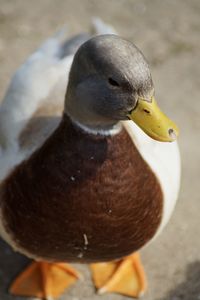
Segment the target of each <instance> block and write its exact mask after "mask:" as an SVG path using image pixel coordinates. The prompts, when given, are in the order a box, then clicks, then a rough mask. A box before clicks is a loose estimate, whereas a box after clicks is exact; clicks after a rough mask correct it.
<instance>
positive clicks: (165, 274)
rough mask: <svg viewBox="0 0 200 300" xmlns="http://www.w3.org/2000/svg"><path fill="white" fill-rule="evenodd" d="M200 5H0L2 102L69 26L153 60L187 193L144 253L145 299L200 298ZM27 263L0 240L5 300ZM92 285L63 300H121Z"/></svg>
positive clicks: (77, 0) (90, 0)
mask: <svg viewBox="0 0 200 300" xmlns="http://www.w3.org/2000/svg"><path fill="white" fill-rule="evenodd" d="M199 14H200V2H199V0H188V1H187V0H165V1H161V0H160V1H159V0H151V1H148V0H119V1H117V0H115V1H114V0H110V1H106V0H101V1H95V0H82V1H81V0H73V1H71V0H59V1H54V0H40V1H39V0H35V1H26V0H12V1H8V0H0V66H1V68H0V99H1V98H2V97H3V94H4V92H5V90H6V87H7V85H8V82H9V79H10V77H11V75H12V73H13V72H14V70H15V69H16V68H17V67H18V66H19V65H20V64H21V63H22V62H23V61H24V59H25V58H26V57H27V56H28V55H29V54H30V53H31V52H32V51H33V50H34V49H35V48H36V47H37V46H38V45H39V44H40V43H41V42H42V41H43V40H44V39H45V38H47V37H48V36H50V35H52V34H53V33H54V32H55V31H56V30H58V29H60V28H62V26H63V25H65V24H67V26H68V28H69V33H70V34H75V33H78V32H82V31H87V30H88V29H89V28H90V20H91V17H92V16H99V17H101V18H102V19H103V20H104V21H106V22H109V23H111V24H112V25H113V26H114V27H115V28H116V30H117V31H118V32H119V33H120V35H122V36H124V37H126V38H127V39H129V40H131V41H133V42H134V43H135V44H136V45H137V46H138V47H139V48H141V49H142V51H143V53H144V54H145V56H146V57H147V59H148V61H149V63H150V65H151V70H152V74H153V78H154V84H155V87H156V98H157V99H158V101H159V103H160V104H161V107H162V108H163V109H164V110H165V111H166V113H168V114H169V115H170V116H171V117H172V119H174V120H175V121H176V123H177V124H178V125H179V127H180V130H181V135H180V139H179V142H180V148H181V155H182V171H183V172H182V173H183V175H182V186H181V192H180V197H179V202H178V204H177V207H176V211H175V213H174V215H173V217H172V219H171V222H170V224H169V225H168V226H167V228H166V229H165V231H164V232H163V234H162V235H161V236H160V237H159V238H158V239H157V240H156V241H155V242H154V243H152V244H151V245H150V246H148V247H147V248H145V249H144V250H143V251H142V257H143V262H144V265H145V268H146V272H147V275H148V278H149V289H148V292H147V294H146V295H145V296H144V298H143V299H144V300H180V299H181V300H198V299H200V238H199V237H200V226H199V212H200V199H199V166H198V164H199V161H200V151H199V146H200V140H199V130H200V122H199V119H200V101H199V94H200V93H199V87H200V69H199V61H200V56H199V47H200V38H199V32H200V17H199ZM27 263H28V260H27V259H26V258H25V257H23V256H21V255H19V254H16V253H13V252H12V250H11V249H10V248H9V247H8V246H7V245H5V244H4V242H2V241H0V299H1V300H12V299H16V300H22V299H24V298H14V297H12V296H10V295H8V293H7V288H8V286H9V283H10V282H11V280H12V278H14V276H15V275H16V274H17V273H18V272H19V271H20V270H21V269H22V268H23V267H24V265H26V264H27ZM81 269H82V271H83V273H84V275H85V278H86V280H85V281H84V282H79V283H77V284H76V285H75V286H74V287H73V288H71V289H70V290H69V291H68V292H67V293H66V294H65V295H63V296H62V297H61V299H62V300H80V299H81V300H86V299H87V300H90V299H93V300H98V299H102V300H103V299H107V300H114V299H116V300H122V299H127V298H126V297H123V296H120V295H114V294H112V295H105V296H97V295H95V293H94V290H93V287H92V284H91V280H90V274H89V271H88V268H87V267H86V266H82V267H81Z"/></svg>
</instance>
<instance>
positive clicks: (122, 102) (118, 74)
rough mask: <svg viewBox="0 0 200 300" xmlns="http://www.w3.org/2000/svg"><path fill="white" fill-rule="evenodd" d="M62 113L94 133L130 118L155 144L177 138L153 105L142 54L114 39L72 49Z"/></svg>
mask: <svg viewBox="0 0 200 300" xmlns="http://www.w3.org/2000/svg"><path fill="white" fill-rule="evenodd" d="M65 113H66V114H68V115H69V116H70V117H71V118H72V119H73V120H75V121H76V122H78V123H79V124H81V125H83V126H85V127H87V128H90V129H92V130H96V131H97V132H98V131H105V130H109V129H111V128H113V126H116V124H117V123H118V122H119V121H120V120H128V119H131V120H133V121H134V122H135V123H136V124H137V125H138V126H139V127H140V128H141V129H142V130H143V131H144V132H145V133H146V134H147V135H149V136H151V137H152V138H154V139H156V140H158V141H173V140H175V139H176V136H177V135H178V129H177V127H176V125H175V124H174V123H173V122H172V121H171V120H169V119H168V118H167V117H166V116H165V115H164V114H163V113H162V112H161V111H160V109H159V108H158V106H157V104H156V102H155V98H154V86H153V81H152V78H151V73H150V70H149V67H148V64H147V62H146V60H145V58H144V56H143V54H142V53H141V52H140V50H139V49H138V48H137V47H136V46H135V45H133V44H132V43H130V42H128V41H126V40H124V39H122V38H120V37H119V36H116V35H101V36H96V37H94V38H92V39H90V40H88V41H87V42H86V43H84V44H83V45H82V46H81V47H80V48H79V50H78V51H77V53H76V55H75V57H74V61H73V64H72V68H71V71H70V76H69V83H68V88H67V93H66V99H65Z"/></svg>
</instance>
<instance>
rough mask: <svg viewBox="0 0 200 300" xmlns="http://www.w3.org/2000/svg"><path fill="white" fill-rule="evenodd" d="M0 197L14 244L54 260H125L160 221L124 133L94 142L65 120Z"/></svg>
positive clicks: (146, 173)
mask: <svg viewBox="0 0 200 300" xmlns="http://www.w3.org/2000/svg"><path fill="white" fill-rule="evenodd" d="M1 194H2V196H1V206H2V209H3V214H4V216H5V218H4V220H5V225H6V228H7V230H8V231H9V232H11V233H12V234H13V235H14V238H15V240H16V243H17V244H18V245H19V246H20V247H22V248H24V249H26V251H28V252H30V253H32V254H34V255H36V256H39V257H43V258H45V259H49V260H55V261H75V262H80V261H81V262H95V261H106V260H113V259H116V258H120V257H123V256H126V255H128V254H130V253H132V252H134V251H136V250H138V249H139V248H140V247H142V246H143V245H144V244H145V243H146V242H148V241H149V240H150V239H151V238H152V237H153V236H154V234H155V232H156V230H157V228H158V226H159V224H160V221H161V217H162V208H163V196H162V192H161V188H160V185H159V183H158V181H157V179H156V177H155V175H154V174H153V173H152V171H151V170H150V168H149V167H148V165H147V164H146V163H145V162H144V160H143V159H142V157H141V156H140V154H139V152H138V150H137V149H136V147H135V146H134V144H133V143H132V141H131V140H130V138H129V136H128V134H127V133H126V132H125V130H123V131H122V132H121V133H120V134H117V135H115V136H112V137H111V136H109V137H103V136H93V135H89V134H86V133H84V132H82V131H81V130H79V129H78V128H76V126H74V125H73V124H72V123H71V122H70V121H69V119H68V118H67V117H64V118H63V121H62V122H61V124H60V126H59V127H58V129H57V130H56V131H55V132H54V133H53V135H52V136H51V137H50V138H49V139H48V140H47V141H46V142H45V144H44V145H43V146H42V147H41V148H40V149H39V150H37V151H36V152H35V153H34V154H33V155H32V156H31V157H30V158H29V159H28V160H27V161H24V162H23V163H22V164H21V165H19V166H18V167H17V168H16V169H15V170H14V171H13V172H12V173H11V174H10V175H9V177H8V178H7V179H6V180H5V181H4V182H3V184H2V189H1Z"/></svg>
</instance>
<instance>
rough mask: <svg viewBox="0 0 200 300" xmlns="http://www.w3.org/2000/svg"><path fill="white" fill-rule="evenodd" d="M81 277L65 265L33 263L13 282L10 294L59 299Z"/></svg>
mask: <svg viewBox="0 0 200 300" xmlns="http://www.w3.org/2000/svg"><path fill="white" fill-rule="evenodd" d="M79 278H81V275H80V274H79V273H78V272H77V271H75V270H74V269H73V268H72V267H70V266H69V265H68V264H65V263H47V262H33V263H32V264H31V265H30V266H28V268H27V269H25V271H24V272H23V273H21V274H20V275H19V276H18V277H17V278H16V279H15V281H14V282H13V284H12V286H11V288H10V292H11V294H13V295H17V296H31V297H37V298H41V299H46V300H50V299H53V298H57V297H59V296H60V295H61V294H62V293H63V292H64V290H65V289H66V288H68V287H69V286H71V285H72V284H73V283H75V281H76V280H77V279H79Z"/></svg>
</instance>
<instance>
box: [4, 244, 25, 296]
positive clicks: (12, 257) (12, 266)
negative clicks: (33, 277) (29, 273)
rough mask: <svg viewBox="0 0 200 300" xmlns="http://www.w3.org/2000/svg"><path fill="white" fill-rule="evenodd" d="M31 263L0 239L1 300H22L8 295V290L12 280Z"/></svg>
mask: <svg viewBox="0 0 200 300" xmlns="http://www.w3.org/2000/svg"><path fill="white" fill-rule="evenodd" d="M28 263H29V259H27V258H26V257H24V256H22V255H20V254H18V253H15V252H13V251H12V249H11V248H10V247H9V246H8V245H7V244H6V243H4V242H3V241H2V240H1V239H0V299H1V300H11V299H15V300H20V299H21V297H15V298H13V297H12V296H11V295H9V294H8V289H9V286H10V283H11V282H12V280H13V279H14V278H15V277H16V275H17V274H18V273H19V272H20V271H21V270H23V268H24V267H25V266H26V265H27V264H28Z"/></svg>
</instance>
